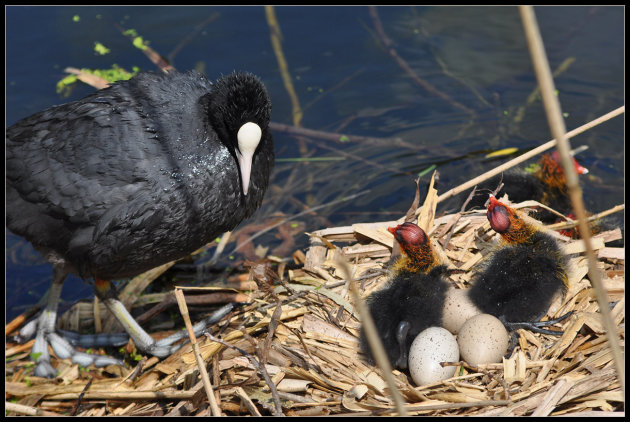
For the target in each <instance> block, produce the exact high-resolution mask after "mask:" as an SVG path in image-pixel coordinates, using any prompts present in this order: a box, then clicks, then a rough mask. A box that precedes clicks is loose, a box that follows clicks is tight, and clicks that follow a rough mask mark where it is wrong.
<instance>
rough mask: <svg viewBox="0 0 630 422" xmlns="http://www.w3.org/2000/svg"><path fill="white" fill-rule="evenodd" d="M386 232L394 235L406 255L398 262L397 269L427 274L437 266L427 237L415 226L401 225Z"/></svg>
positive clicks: (409, 224)
mask: <svg viewBox="0 0 630 422" xmlns="http://www.w3.org/2000/svg"><path fill="white" fill-rule="evenodd" d="M387 230H389V232H390V233H391V234H393V235H394V238H395V239H396V241H397V242H398V243H399V244H400V249H401V250H402V251H403V254H404V255H406V259H402V260H400V261H399V263H398V264H397V268H398V269H405V270H408V271H412V272H428V271H429V270H430V269H431V268H433V267H434V266H435V265H438V259H437V257H436V256H435V254H434V253H433V248H432V247H431V242H430V241H429V237H428V236H427V234H426V233H425V232H424V230H422V229H421V228H420V227H418V226H417V225H416V224H414V223H403V224H400V225H398V226H396V227H389V228H388V229H387Z"/></svg>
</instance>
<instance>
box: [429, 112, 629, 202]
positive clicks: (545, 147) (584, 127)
mask: <svg viewBox="0 0 630 422" xmlns="http://www.w3.org/2000/svg"><path fill="white" fill-rule="evenodd" d="M625 109H626V107H625V106H621V107H619V108H617V109H615V110H613V111H611V112H608V113H606V114H604V115H603V116H600V117H598V118H597V119H595V120H591V121H590V122H588V123H586V124H584V125H582V126H580V127H578V128H576V129H573V130H572V131H570V132H567V133H566V137H567V139H568V138H572V137H574V136H577V135H579V134H580V133H583V132H586V131H587V130H589V129H591V128H592V127H594V126H597V125H599V124H602V123H604V122H606V121H608V120H610V119H612V118H613V117H616V116H618V115H620V114H622V113H624V112H625ZM555 146H556V139H552V140H551V141H549V142H546V143H544V144H542V145H541V146H539V147H536V148H534V149H532V150H531V151H528V152H526V153H525V154H522V155H520V156H518V157H516V158H514V159H512V160H510V161H508V162H507V163H504V164H501V165H500V166H498V167H495V168H493V169H492V170H489V171H487V172H485V173H484V174H482V175H480V176H477V177H475V178H474V179H472V180H469V181H468V182H466V183H462V184H461V185H459V186H457V187H454V188H453V189H451V190H449V191H446V192H444V193H443V194H442V195H440V197H439V198H438V202H442V201H444V200H445V199H448V198H450V197H453V196H455V195H458V194H460V193H462V192H463V191H465V190H467V189H469V188H472V187H473V186H475V185H477V184H479V183H481V182H483V181H485V180H488V179H490V178H491V177H494V176H496V175H497V174H499V173H501V172H504V171H506V170H507V169H510V168H512V167H514V166H516V165H518V164H520V163H522V162H523V161H526V160H529V159H530V158H532V157H534V156H536V155H538V154H540V153H542V152H545V151H547V150H548V149H550V148H553V147H555Z"/></svg>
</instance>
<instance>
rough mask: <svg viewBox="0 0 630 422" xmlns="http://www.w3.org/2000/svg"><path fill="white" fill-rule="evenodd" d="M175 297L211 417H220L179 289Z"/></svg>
mask: <svg viewBox="0 0 630 422" xmlns="http://www.w3.org/2000/svg"><path fill="white" fill-rule="evenodd" d="M175 297H176V298H177V304H178V305H179V311H180V313H181V314H182V317H183V318H184V323H185V324H186V330H187V331H188V338H190V344H191V345H192V349H193V353H194V354H195V358H196V359H197V367H198V368H199V373H200V374H201V380H202V381H203V386H204V388H205V390H206V395H207V396H208V402H209V403H210V409H211V410H212V416H221V409H219V405H218V404H217V400H216V397H215V396H214V393H213V391H212V383H211V382H210V377H209V376H208V371H206V365H205V362H204V361H203V359H202V358H201V353H199V345H198V344H197V337H196V336H195V332H194V330H193V326H192V323H191V322H190V317H189V316H188V306H186V299H185V298H184V292H182V291H181V289H175Z"/></svg>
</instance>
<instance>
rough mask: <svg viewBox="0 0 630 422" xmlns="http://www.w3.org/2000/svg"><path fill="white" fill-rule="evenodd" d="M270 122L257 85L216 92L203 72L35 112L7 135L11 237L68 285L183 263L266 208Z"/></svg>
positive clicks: (249, 81) (247, 77)
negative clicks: (75, 279) (68, 279)
mask: <svg viewBox="0 0 630 422" xmlns="http://www.w3.org/2000/svg"><path fill="white" fill-rule="evenodd" d="M270 114H271V101H270V99H269V96H268V94H267V91H266V89H265V87H264V85H263V84H262V82H261V81H260V80H259V79H258V78H257V77H255V76H254V75H252V74H249V73H233V74H229V75H226V76H224V77H222V78H220V79H219V80H217V82H216V83H214V84H212V83H211V82H209V81H208V80H207V79H206V78H205V77H204V76H202V75H201V74H199V73H197V72H194V71H193V72H188V73H178V72H171V73H169V74H154V73H141V74H139V75H137V76H136V77H134V78H132V79H131V80H129V81H121V82H117V83H115V84H113V85H112V86H110V87H108V88H105V89H103V90H100V91H98V92H96V93H94V94H92V95H89V96H87V97H85V98H83V99H81V100H78V101H74V102H71V103H67V104H64V105H60V106H56V107H52V108H49V109H47V110H44V111H42V112H39V113H36V114H34V115H32V116H30V117H27V118H25V119H23V120H20V121H19V122H17V123H15V124H14V125H12V126H11V127H9V128H7V130H6V167H7V169H6V204H7V227H8V228H9V229H10V230H11V231H12V232H14V233H16V234H18V235H20V236H23V237H24V238H26V239H27V240H29V241H30V242H31V243H33V245H34V246H35V247H36V248H37V249H38V250H40V251H41V252H42V253H43V254H44V255H45V256H46V257H48V259H49V260H50V262H51V263H52V264H53V267H54V269H55V270H56V271H58V274H57V275H56V277H55V279H56V280H57V281H56V282H58V283H61V282H63V279H64V278H65V275H66V274H67V273H68V272H73V273H76V274H78V275H80V276H81V277H82V278H84V279H86V278H94V279H95V280H96V279H98V280H101V279H102V280H110V279H118V278H124V277H131V276H135V275H137V274H140V273H142V272H144V271H146V270H149V269H151V268H154V267H156V266H158V265H161V264H164V263H166V262H169V261H171V260H175V259H179V258H182V257H184V256H186V255H188V254H190V253H191V252H193V251H195V250H196V249H198V248H199V247H201V246H203V245H204V244H206V243H207V242H209V241H211V240H213V239H215V238H216V237H217V236H218V235H220V234H221V233H223V232H225V231H228V230H232V229H233V228H234V227H235V226H236V225H238V224H239V223H240V222H241V221H242V220H243V219H245V218H247V217H249V216H250V215H252V213H253V212H254V211H255V210H256V209H257V208H259V207H260V205H261V203H262V199H263V195H264V193H265V190H266V189H267V185H268V183H269V174H270V171H271V169H272V167H273V162H274V150H273V140H272V136H271V133H270V130H269V127H268V124H269V119H270ZM250 139H253V140H252V141H251V142H250V141H249V140H250ZM58 280H61V281H58ZM99 289H100V290H99ZM97 293H100V294H101V295H104V296H112V291H111V286H109V285H108V284H107V285H104V286H103V285H102V284H101V285H100V286H99V285H98V284H97ZM51 306H53V305H51ZM54 306H55V309H56V305H54ZM110 309H111V308H110ZM119 319H120V318H119ZM123 325H124V324H123ZM132 336H133V335H132Z"/></svg>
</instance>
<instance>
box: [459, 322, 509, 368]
mask: <svg viewBox="0 0 630 422" xmlns="http://www.w3.org/2000/svg"><path fill="white" fill-rule="evenodd" d="M509 340H510V337H509V336H508V332H507V330H506V329H505V327H504V326H503V323H502V322H501V321H499V319H498V318H497V317H495V316H493V315H489V314H480V315H476V316H474V317H472V318H470V319H469V320H468V321H466V322H465V323H464V325H462V327H461V328H460V330H459V334H458V335H457V343H459V353H460V355H461V357H462V359H463V360H465V361H466V362H467V363H469V364H470V365H473V366H476V365H479V364H483V363H496V362H500V361H501V358H502V357H503V355H505V353H506V352H507V348H508V342H509Z"/></svg>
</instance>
